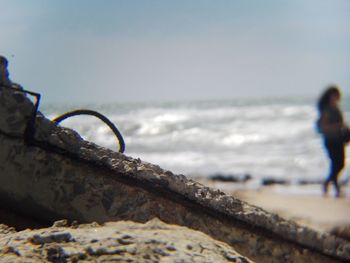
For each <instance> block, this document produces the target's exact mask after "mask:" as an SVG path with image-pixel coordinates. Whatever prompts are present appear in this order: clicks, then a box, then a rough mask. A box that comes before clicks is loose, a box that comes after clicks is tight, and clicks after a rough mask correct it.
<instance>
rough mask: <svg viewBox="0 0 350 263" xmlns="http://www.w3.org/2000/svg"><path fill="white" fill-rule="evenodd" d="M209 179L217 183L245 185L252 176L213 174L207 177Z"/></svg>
mask: <svg viewBox="0 0 350 263" xmlns="http://www.w3.org/2000/svg"><path fill="white" fill-rule="evenodd" d="M209 179H210V180H212V181H219V182H231V183H245V182H247V181H249V180H251V179H252V176H251V175H250V174H241V175H240V174H228V175H225V174H214V175H211V176H209Z"/></svg>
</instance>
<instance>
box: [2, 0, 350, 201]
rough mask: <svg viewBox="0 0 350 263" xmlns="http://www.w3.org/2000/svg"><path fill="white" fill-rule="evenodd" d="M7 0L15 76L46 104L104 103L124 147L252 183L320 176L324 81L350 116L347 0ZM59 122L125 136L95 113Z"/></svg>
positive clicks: (57, 109)
mask: <svg viewBox="0 0 350 263" xmlns="http://www.w3.org/2000/svg"><path fill="white" fill-rule="evenodd" d="M0 6H1V10H0V12H1V16H0V21H1V22H0V33H1V42H0V53H1V54H2V55H4V56H6V57H7V58H8V59H9V60H10V67H9V69H10V73H11V79H12V80H13V81H15V82H18V83H20V84H22V85H23V87H24V88H26V89H29V90H33V91H37V92H40V93H41V94H42V105H41V111H43V112H44V113H45V114H47V115H48V116H49V117H54V116H57V115H59V114H62V113H63V112H65V111H68V110H73V109H77V108H90V109H94V110H97V111H100V112H101V113H103V114H105V115H106V116H108V117H110V118H111V120H112V121H113V122H114V123H116V125H117V126H118V128H119V129H120V130H121V132H122V133H123V135H124V137H125V140H126V144H127V151H126V154H127V155H131V156H133V157H140V158H141V159H143V160H145V161H149V162H152V163H155V164H159V165H160V166H162V167H163V168H165V169H170V170H172V171H174V172H176V173H184V174H186V175H190V176H194V177H199V178H200V177H204V178H206V177H210V176H213V175H218V174H219V175H223V176H229V175H238V176H242V175H249V176H251V177H252V180H250V181H249V182H250V186H251V187H254V186H255V185H259V184H260V183H261V182H262V180H264V178H265V179H266V178H274V179H277V180H287V181H288V182H291V183H298V182H299V183H300V182H301V181H321V180H322V179H323V178H324V177H325V176H326V174H327V173H328V162H327V158H326V155H325V153H324V151H323V148H322V142H321V139H320V138H319V136H318V134H317V132H316V130H315V121H316V119H317V112H316V108H315V103H316V101H317V99H318V96H319V95H320V93H321V92H322V90H323V89H324V88H325V87H326V86H327V85H328V84H330V83H336V84H338V85H339V86H340V88H341V89H342V91H343V93H344V98H343V105H342V107H343V110H344V112H345V115H346V120H347V121H348V122H350V97H349V95H350V74H349V73H350V72H349V69H350V1H347V0H333V1H330V0H329V1H328V0H322V1H319V0H306V1H305V0H295V1H287V0H279V1H277V0H266V1H259V0H251V1H246V0H236V1H230V0H219V1H217V0H216V1H214V0H211V1H209V0H177V1H163V0H148V1H141V0H115V1H112V0H105V1H92V0H91V1H85V0H84V1H83V0H76V1H68V0H62V1H54V0H31V1H25V0H22V1H21V0H0ZM62 124H63V123H62ZM64 125H66V126H69V127H72V128H74V129H76V130H78V131H79V132H80V133H81V134H82V135H83V136H84V137H85V138H86V139H88V140H92V141H94V142H96V143H98V144H101V145H103V146H106V147H109V148H112V149H115V148H116V142H115V139H114V137H113V136H112V134H111V133H110V131H109V130H108V128H107V127H105V126H104V124H103V123H101V122H99V121H98V120H96V119H94V118H93V117H77V118H72V119H70V120H67V121H65V122H64ZM348 148H349V147H348ZM348 153H349V149H348ZM348 156H349V154H348ZM347 160H348V161H349V157H348V159H347ZM349 177H350V172H349V168H347V169H346V171H345V173H344V175H343V177H342V180H345V181H346V180H347V179H348V178H349ZM317 191H318V194H319V189H318V190H317Z"/></svg>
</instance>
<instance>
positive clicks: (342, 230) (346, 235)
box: [330, 225, 350, 241]
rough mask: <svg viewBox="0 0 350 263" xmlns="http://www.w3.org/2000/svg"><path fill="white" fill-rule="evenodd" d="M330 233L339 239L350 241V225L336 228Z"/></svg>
mask: <svg viewBox="0 0 350 263" xmlns="http://www.w3.org/2000/svg"><path fill="white" fill-rule="evenodd" d="M330 232H331V234H333V235H335V236H337V237H340V238H343V239H345V240H348V241H350V225H342V226H337V227H334V228H333V229H332V230H331V231H330Z"/></svg>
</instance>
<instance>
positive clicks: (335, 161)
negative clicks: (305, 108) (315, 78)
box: [317, 86, 350, 197]
mask: <svg viewBox="0 0 350 263" xmlns="http://www.w3.org/2000/svg"><path fill="white" fill-rule="evenodd" d="M340 99H341V93H340V91H339V89H338V88H337V87H336V86H331V87H329V88H328V89H327V90H326V91H325V92H324V93H323V94H322V96H321V97H320V99H319V101H318V105H317V106H318V110H319V114H320V118H319V120H318V128H319V131H320V133H321V134H322V135H323V137H324V143H325V147H326V149H327V152H328V156H329V158H330V161H331V167H330V174H329V176H328V178H327V179H326V180H325V182H324V184H323V192H324V195H326V194H327V192H328V185H329V183H330V182H332V183H333V184H334V187H335V191H336V197H340V187H339V184H338V176H339V174H340V172H341V170H342V169H343V168H344V164H345V144H346V143H347V142H348V141H349V139H350V138H349V137H350V129H349V127H348V126H347V125H346V124H345V122H344V119H343V114H342V112H341V110H340V109H339V106H338V104H339V101H340Z"/></svg>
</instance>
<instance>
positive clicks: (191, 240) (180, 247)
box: [0, 219, 252, 263]
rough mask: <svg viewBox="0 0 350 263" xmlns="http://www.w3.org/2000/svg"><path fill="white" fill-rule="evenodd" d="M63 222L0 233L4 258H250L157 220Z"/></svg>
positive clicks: (246, 261)
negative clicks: (74, 224)
mask: <svg viewBox="0 0 350 263" xmlns="http://www.w3.org/2000/svg"><path fill="white" fill-rule="evenodd" d="M63 223H64V222H62V221H61V222H58V223H57V224H55V226H53V227H51V228H46V229H40V230H33V231H28V230H26V231H21V232H18V233H11V234H8V235H7V236H5V237H1V236H0V247H1V249H0V258H1V262H135V263H136V262H215V263H221V262H236V263H249V262H252V261H250V260H249V259H248V258H246V257H243V256H241V255H240V254H238V253H237V252H236V251H235V250H234V249H233V248H232V247H230V246H229V245H227V244H225V243H223V242H219V241H216V240H213V239H212V238H210V237H209V236H207V235H205V234H203V233H201V232H198V231H194V230H191V229H188V228H186V227H180V226H174V225H168V224H165V223H163V222H161V221H159V220H158V219H153V220H151V221H149V222H147V223H146V224H140V223H135V222H131V221H120V222H111V223H107V224H105V225H103V226H101V225H98V224H94V223H92V224H87V225H77V226H73V227H69V226H67V225H65V224H63Z"/></svg>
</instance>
